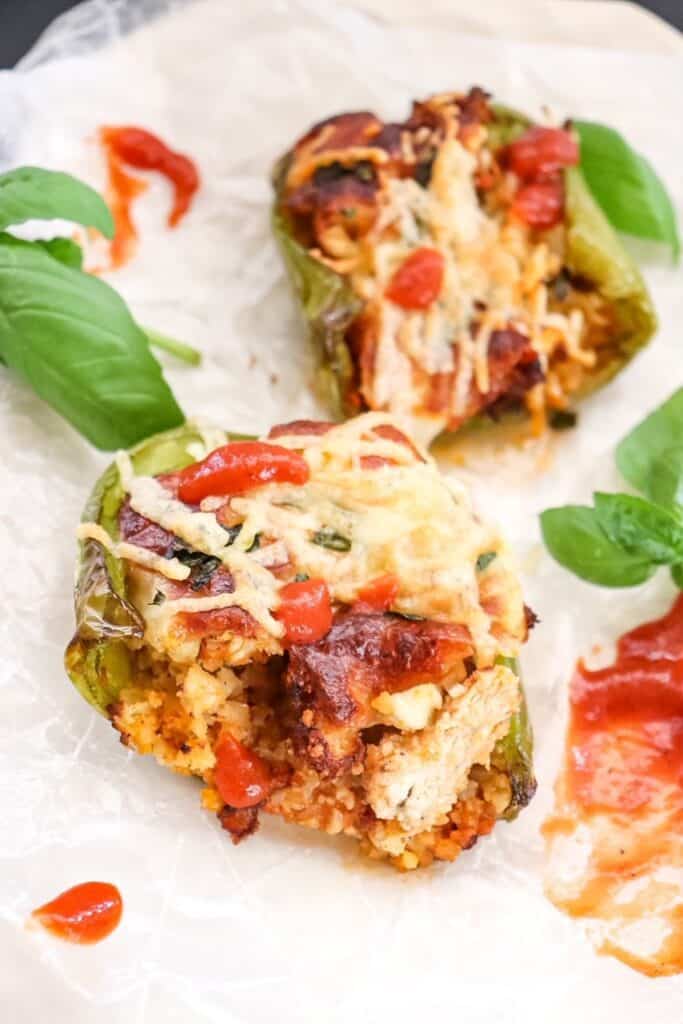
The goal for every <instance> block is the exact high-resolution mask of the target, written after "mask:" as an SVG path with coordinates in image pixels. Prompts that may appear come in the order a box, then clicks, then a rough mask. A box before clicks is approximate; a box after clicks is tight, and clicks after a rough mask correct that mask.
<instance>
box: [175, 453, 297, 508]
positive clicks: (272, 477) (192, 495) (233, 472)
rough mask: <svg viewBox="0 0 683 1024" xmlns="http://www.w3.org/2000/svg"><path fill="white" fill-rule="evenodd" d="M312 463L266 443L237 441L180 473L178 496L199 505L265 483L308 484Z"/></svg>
mask: <svg viewBox="0 0 683 1024" xmlns="http://www.w3.org/2000/svg"><path fill="white" fill-rule="evenodd" d="M308 476H309V471H308V463H307V462H306V460H305V459H304V457H303V456H302V455H299V454H298V452H290V451H288V450H287V448H282V447H281V446H280V445H276V444H267V443H266V442H263V441H235V442H234V443H233V444H226V445H224V446H223V447H222V448H217V449H216V450H215V451H213V452H211V454H210V455H207V457H206V458H205V459H203V460H202V461H201V462H195V463H194V464H193V465H192V466H188V467H187V469H183V470H182V471H181V472H180V473H179V474H178V480H179V483H178V497H179V498H180V500H181V501H185V502H188V504H191V505H193V504H198V503H199V502H200V501H201V500H202V498H206V497H208V495H210V494H243V493H244V492H245V491H249V490H251V489H252V488H253V487H261V486H262V485H263V484H270V483H287V484H305V483H306V481H307V480H308Z"/></svg>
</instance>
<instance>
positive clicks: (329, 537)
mask: <svg viewBox="0 0 683 1024" xmlns="http://www.w3.org/2000/svg"><path fill="white" fill-rule="evenodd" d="M311 540H312V542H313V544H319V545H320V547H321V548H329V549H330V551H350V550H351V541H350V540H349V538H348V537H344V535H343V534H341V533H337V531H336V530H330V529H329V528H328V527H326V526H323V527H322V529H320V530H318V531H317V532H316V533H314V534H313V537H312V538H311Z"/></svg>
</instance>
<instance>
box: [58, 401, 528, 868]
mask: <svg viewBox="0 0 683 1024" xmlns="http://www.w3.org/2000/svg"><path fill="white" fill-rule="evenodd" d="M78 537H79V540H80V561H79V571H78V577H77V586H76V623H77V628H76V634H75V636H74V638H73V640H72V642H71V644H70V645H69V647H68V649H67V654H66V666H67V670H68V672H69V675H70V676H71V679H72V680H73V682H74V684H75V685H76V687H77V688H78V690H79V691H80V692H81V693H82V694H83V696H84V697H85V698H86V699H87V700H89V701H90V702H91V703H92V704H93V705H94V706H95V707H96V708H97V709H98V710H99V711H101V712H102V713H103V714H104V715H106V716H107V717H108V718H109V719H110V720H111V722H112V724H113V725H114V727H115V728H116V729H117V730H118V732H119V733H120V735H121V738H122V739H123V741H124V742H125V743H126V744H127V745H128V746H129V747H130V748H132V749H135V750H137V751H138V752H140V753H142V754H152V755H154V756H155V757H156V759H157V760H158V761H159V762H160V763H161V764H163V765H165V766H167V767H169V768H171V769H173V770H175V771H178V772H181V773H184V774H190V775H194V776H197V777H198V778H200V779H201V780H202V781H203V783H204V789H203V795H202V803H203V805H204V807H205V808H206V809H209V810H211V811H213V812H214V813H216V814H217V816H218V818H219V820H220V822H221V824H222V825H223V827H224V828H225V829H226V830H227V831H228V832H230V833H231V835H232V837H233V839H234V840H235V841H239V840H241V839H242V838H244V837H245V836H247V835H249V834H251V833H252V832H254V831H255V829H256V827H257V825H258V822H259V816H260V814H261V812H267V813H271V814H276V815H279V816H281V817H282V818H284V819H285V820H286V821H288V822H292V823H296V824H300V825H306V826H309V827H311V828H317V829H320V830H322V831H324V832H327V833H331V834H337V833H344V834H346V835H348V836H352V837H354V838H356V839H357V840H358V841H359V843H360V846H361V848H362V850H363V851H364V852H366V853H367V854H369V855H370V856H372V857H374V858H378V859H387V860H389V861H390V862H391V863H392V864H394V865H396V866H397V867H399V868H401V869H410V868H415V867H418V866H422V865H427V864H430V863H431V862H432V861H433V860H434V859H442V860H454V859H455V858H456V857H457V856H458V854H459V853H460V852H461V851H462V850H463V849H466V848H468V847H469V846H471V845H472V844H473V843H474V842H475V841H476V839H477V838H478V837H479V836H481V835H485V834H486V833H488V832H490V831H491V829H492V828H493V827H494V825H495V823H496V821H498V820H499V819H509V818H512V817H514V816H515V815H516V813H517V812H518V811H519V809H520V808H521V807H523V806H524V805H525V804H526V803H527V802H528V801H529V799H530V798H531V796H532V795H533V792H534V789H535V782H534V776H533V768H532V737H531V729H530V726H529V721H528V716H527V713H526V708H525V705H524V695H523V691H522V684H521V680H520V675H519V669H518V664H517V660H516V659H517V655H518V652H519V650H520V648H521V646H522V644H523V643H524V641H525V640H526V637H527V633H528V629H529V626H530V624H531V622H532V621H533V616H531V613H530V612H529V610H528V609H527V608H526V607H525V605H524V601H523V598H522V594H521V590H520V586H519V583H518V581H517V578H516V576H515V572H514V568H513V566H512V563H511V560H510V557H509V554H508V552H507V549H506V547H505V545H504V543H503V542H502V540H501V538H500V536H499V535H498V533H497V532H496V531H495V530H493V529H492V528H490V527H489V526H487V525H485V524H484V523H482V522H481V521H480V520H479V519H478V518H477V517H476V516H475V515H474V514H473V513H472V510H471V507H470V504H469V500H468V496H467V493H466V492H465V490H464V489H463V488H461V487H460V486H458V485H456V484H454V483H453V482H452V481H450V482H449V483H448V484H447V483H446V481H445V480H444V479H443V478H442V476H441V475H440V473H439V471H438V469H437V466H436V464H435V463H434V461H433V460H432V459H431V457H430V456H429V455H428V454H427V453H426V452H425V451H424V450H423V449H422V448H420V447H419V446H418V445H416V444H415V443H414V442H412V441H411V440H410V439H409V438H408V437H407V436H406V435H405V434H404V433H403V432H402V430H401V429H400V428H399V426H398V425H397V424H396V423H395V422H394V421H392V419H391V418H390V417H389V416H388V415H387V414H386V413H366V414H364V415H361V416H358V417H356V418H354V419H352V420H349V421H348V422H346V423H343V424H339V425H334V424H331V423H323V422H316V421H296V422H293V423H288V424H283V425H280V426H277V427H274V428H273V429H272V430H271V431H270V433H269V435H268V437H266V438H264V439H261V440H255V439H248V438H244V437H242V438H239V439H238V438H236V437H235V436H234V435H231V436H228V435H226V434H223V433H222V432H220V431H212V432H208V433H207V431H206V430H199V429H198V428H196V427H194V426H192V425H187V426H185V427H182V428H180V429H178V430H174V431H171V432H169V433H166V434H160V435H159V436H158V437H155V438H152V439H150V440H149V441H146V442H144V444H142V445H140V446H138V447H137V448H135V449H133V451H132V452H130V453H125V452H120V453H119V454H118V456H117V459H116V462H115V463H114V465H112V466H111V467H110V468H109V469H108V470H107V471H106V472H105V474H104V475H103V477H102V478H101V479H100V481H99V483H98V484H97V485H96V487H95V490H94V492H93V495H92V498H91V500H90V501H89V502H88V505H87V506H86V509H85V515H84V519H83V521H82V523H81V524H80V526H79V528H78Z"/></svg>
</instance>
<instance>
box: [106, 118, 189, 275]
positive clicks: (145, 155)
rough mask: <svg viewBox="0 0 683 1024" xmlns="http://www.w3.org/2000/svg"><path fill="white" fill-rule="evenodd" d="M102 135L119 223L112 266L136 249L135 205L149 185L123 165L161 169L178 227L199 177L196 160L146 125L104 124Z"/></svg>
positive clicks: (111, 197)
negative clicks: (170, 191) (147, 128)
mask: <svg viewBox="0 0 683 1024" xmlns="http://www.w3.org/2000/svg"><path fill="white" fill-rule="evenodd" d="M100 139H101V141H102V145H103V146H104V149H105V152H106V155H107V171H108V176H109V180H108V184H107V201H108V202H109V205H110V207H111V211H112V214H113V216H114V224H115V226H116V233H115V235H114V240H113V242H112V246H111V266H112V268H116V267H120V266H123V264H124V263H127V262H128V260H129V259H131V257H132V256H133V255H134V253H135V248H136V244H137V237H138V234H137V229H136V227H135V223H134V221H133V218H132V212H131V211H132V205H133V202H134V200H135V199H136V198H137V196H139V195H140V193H141V192H144V191H145V189H146V188H147V183H146V182H145V181H142V180H141V179H140V178H136V177H133V176H132V175H130V174H128V172H127V171H126V170H125V166H124V165H126V164H127V165H129V166H130V167H136V168H138V169H139V170H144V171H158V172H159V174H162V175H163V176H164V177H165V178H167V179H168V181H169V182H170V183H171V184H172V186H173V206H172V208H171V212H170V213H169V215H168V226H169V227H171V228H174V227H176V226H177V225H178V223H179V222H180V221H181V220H182V218H183V217H184V216H185V214H186V213H187V211H188V210H189V208H190V206H191V204H192V200H193V198H194V195H195V193H196V191H197V189H198V188H199V185H200V178H199V172H198V170H197V167H196V165H195V163H194V162H193V161H192V160H191V159H190V158H189V157H188V156H185V155H184V154H183V153H176V152H175V151H174V150H172V149H169V147H168V146H167V145H166V143H165V142H162V140H161V139H159V138H158V137H157V136H156V135H153V134H152V133H151V132H148V131H146V130H145V129H144V128H135V127H133V126H130V125H124V126H120V127H113V126H105V127H103V128H101V129H100Z"/></svg>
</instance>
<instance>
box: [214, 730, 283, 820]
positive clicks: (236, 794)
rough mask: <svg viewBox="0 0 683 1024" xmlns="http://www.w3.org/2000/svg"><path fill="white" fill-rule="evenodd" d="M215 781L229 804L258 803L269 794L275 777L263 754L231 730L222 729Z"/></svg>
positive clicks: (252, 804) (247, 805) (217, 752)
mask: <svg viewBox="0 0 683 1024" xmlns="http://www.w3.org/2000/svg"><path fill="white" fill-rule="evenodd" d="M214 782H215V784H216V789H217V790H218V792H219V794H220V796H221V798H222V799H223V800H225V802H226V804H229V805H230V806H231V807H255V806H256V804H260V803H262V801H263V800H265V799H266V797H267V796H268V795H269V793H270V790H271V782H272V780H271V775H270V769H269V768H268V765H267V764H266V762H265V761H264V760H263V758H262V757H259V755H258V754H257V753H255V751H253V750H250V749H249V747H245V745H244V744H243V743H240V741H239V740H236V739H235V737H234V736H231V735H230V733H223V735H222V736H221V738H220V741H219V744H218V747H217V748H216V767H215V768H214Z"/></svg>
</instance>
